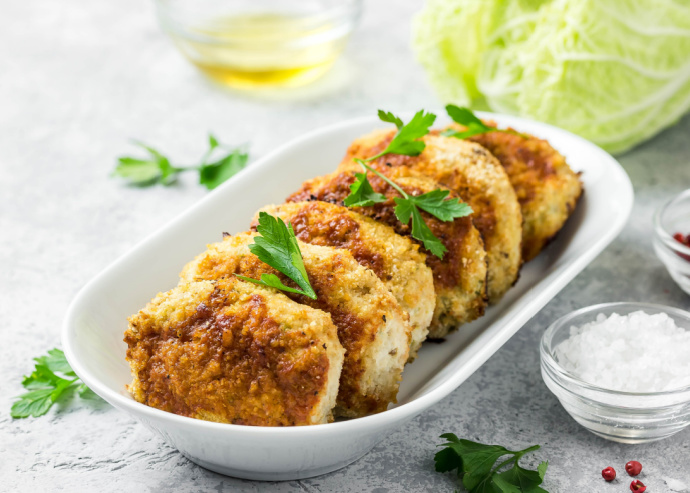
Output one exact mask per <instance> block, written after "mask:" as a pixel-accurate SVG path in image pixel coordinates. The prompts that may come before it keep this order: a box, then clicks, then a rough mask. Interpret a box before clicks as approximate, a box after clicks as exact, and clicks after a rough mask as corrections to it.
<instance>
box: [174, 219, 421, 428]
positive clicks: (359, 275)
mask: <svg viewBox="0 0 690 493" xmlns="http://www.w3.org/2000/svg"><path fill="white" fill-rule="evenodd" d="M254 236H255V234H254V233H242V234H239V235H236V236H229V237H227V238H225V239H224V240H223V241H222V242H219V243H214V244H211V245H209V249H208V250H207V251H206V252H204V253H203V254H201V255H199V256H198V257H197V258H196V259H195V260H193V261H192V262H190V263H189V264H188V265H187V266H186V267H185V268H184V270H183V272H182V274H181V277H182V279H183V280H186V281H190V280H197V279H219V278H223V277H228V276H232V275H235V274H239V275H242V276H246V277H251V278H254V279H259V278H260V277H261V275H262V274H275V275H277V276H278V277H279V278H280V279H281V281H282V282H283V283H284V284H285V285H287V286H291V287H295V288H296V287H297V286H296V285H295V284H294V283H293V281H291V280H290V279H288V278H287V277H286V276H285V275H283V274H282V273H280V272H278V271H277V270H275V269H273V268H271V267H270V266H268V265H267V264H265V263H263V262H261V261H260V260H259V258H258V257H257V256H256V255H254V254H252V253H251V252H250V250H249V245H250V244H252V243H253V241H254ZM299 246H300V250H301V251H302V256H303V258H304V265H305V268H306V271H307V274H308V276H309V281H310V283H311V285H312V287H313V288H314V291H315V292H316V295H317V299H316V300H312V299H310V298H308V297H306V296H304V295H299V294H291V293H286V294H287V295H288V297H290V298H291V299H293V300H295V301H297V302H298V303H303V304H305V305H308V306H311V307H312V308H317V309H320V310H323V311H325V312H326V313H329V314H330V316H331V318H332V319H333V323H334V324H335V326H336V327H337V329H338V338H339V339H340V342H341V344H342V345H343V347H344V348H345V350H346V355H345V361H344V363H343V370H342V374H341V377H340V390H339V392H338V399H337V407H336V410H335V412H336V414H338V415H343V416H348V417H359V416H365V415H367V414H372V413H377V412H381V411H384V410H385V409H386V408H387V407H388V404H389V403H391V402H395V397H396V394H397V391H398V386H399V383H400V380H401V378H402V377H401V374H402V370H403V367H404V365H405V362H406V361H407V357H408V354H409V345H410V334H411V330H412V328H411V327H410V325H409V322H408V320H409V317H408V316H407V314H405V312H403V310H402V308H400V305H398V303H397V302H396V301H395V298H394V297H393V295H392V294H391V293H390V292H388V290H387V289H386V288H385V286H384V285H383V284H382V283H381V281H380V280H379V279H378V278H377V277H376V275H375V274H374V273H373V272H372V271H371V270H369V269H366V268H365V267H362V266H361V265H359V264H358V263H357V261H356V260H355V259H354V258H353V257H352V254H350V253H349V252H348V251H346V250H337V249H335V248H331V247H324V246H316V245H310V244H307V243H303V242H299Z"/></svg>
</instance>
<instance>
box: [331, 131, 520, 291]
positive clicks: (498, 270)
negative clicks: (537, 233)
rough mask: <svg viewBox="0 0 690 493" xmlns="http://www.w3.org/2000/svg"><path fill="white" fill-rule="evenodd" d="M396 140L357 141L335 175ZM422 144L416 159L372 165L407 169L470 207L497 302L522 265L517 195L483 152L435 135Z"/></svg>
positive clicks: (379, 135) (380, 135) (385, 134)
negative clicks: (443, 188)
mask: <svg viewBox="0 0 690 493" xmlns="http://www.w3.org/2000/svg"><path fill="white" fill-rule="evenodd" d="M394 135H395V132H390V131H376V132H372V133H370V134H368V135H365V136H363V137H361V138H359V139H356V140H355V141H354V142H353V143H352V144H351V145H350V147H349V149H348V150H347V154H346V155H345V158H344V159H343V161H342V163H341V164H340V167H339V170H341V171H344V170H357V169H358V166H359V165H357V164H356V163H355V162H354V161H353V158H366V157H368V156H374V155H376V154H378V153H379V152H380V151H382V150H383V149H384V148H385V147H386V146H387V145H388V143H389V142H390V140H391V139H392V138H393V136H394ZM422 140H423V141H424V143H425V144H426V147H425V149H424V151H423V152H422V153H421V154H419V155H418V156H403V155H398V154H391V155H386V156H383V157H381V158H379V159H377V160H375V161H373V162H372V163H370V165H371V166H372V167H374V168H375V169H377V170H378V171H381V172H384V173H385V171H386V170H387V169H389V168H391V167H408V168H410V169H412V170H414V171H417V172H419V173H421V174H423V175H425V176H428V177H429V178H431V179H433V180H434V181H437V182H439V183H441V184H442V185H444V186H446V187H448V188H449V189H451V190H453V191H454V192H455V193H456V194H457V195H458V196H460V197H462V198H463V200H465V201H466V202H467V203H468V204H469V205H470V206H471V207H472V209H473V211H474V213H473V214H472V221H473V222H474V226H475V227H476V228H477V229H478V230H479V232H480V233H481V234H482V238H483V239H484V247H485V249H486V253H487V258H488V264H489V267H488V269H489V270H488V272H489V275H488V286H487V290H488V295H489V300H490V302H491V303H496V302H498V300H500V299H501V297H502V296H503V295H504V294H505V292H506V291H507V290H508V289H509V288H510V287H511V286H512V285H513V284H514V283H515V281H516V280H517V277H518V274H519V270H520V265H521V257H520V242H521V240H522V215H521V213H520V207H519V205H518V202H517V197H516V196H515V192H514V191H513V188H512V186H511V184H510V181H509V180H508V177H507V175H506V173H505V171H504V170H503V168H502V167H501V165H500V164H499V163H498V161H497V160H496V159H495V158H494V157H493V156H491V154H490V153H488V152H487V151H486V150H485V149H484V148H483V147H481V146H479V145H477V144H474V143H471V142H467V141H463V140H459V139H452V138H446V137H441V136H439V135H427V136H425V137H424V138H423V139H422Z"/></svg>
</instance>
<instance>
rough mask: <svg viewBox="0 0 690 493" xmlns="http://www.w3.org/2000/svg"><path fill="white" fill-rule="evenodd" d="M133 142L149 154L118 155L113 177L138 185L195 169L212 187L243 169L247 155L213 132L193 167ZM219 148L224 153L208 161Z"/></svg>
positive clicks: (172, 179)
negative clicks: (227, 144)
mask: <svg viewBox="0 0 690 493" xmlns="http://www.w3.org/2000/svg"><path fill="white" fill-rule="evenodd" d="M134 144H135V145H137V146H139V147H141V148H142V149H144V150H145V151H146V152H147V153H148V156H147V157H145V158H137V157H131V156H123V157H120V158H118V164H117V166H116V168H115V170H114V171H113V176H119V177H120V178H124V179H125V180H126V181H127V182H128V183H129V184H130V185H133V186H138V187H148V186H151V185H156V184H162V185H166V186H167V185H172V184H173V183H175V181H176V180H177V176H178V175H179V174H180V173H182V172H184V171H190V170H197V171H199V183H200V184H201V185H204V186H205V187H206V188H208V189H209V190H211V189H213V188H215V187H217V186H218V185H220V184H221V183H223V182H224V181H225V180H227V179H228V178H230V177H231V176H233V175H235V174H236V173H237V172H238V171H240V170H241V169H243V168H244V167H245V166H246V164H247V160H248V158H249V155H248V154H247V152H246V150H244V149H243V148H242V147H238V148H233V147H227V146H224V145H222V144H221V143H220V142H219V141H218V139H217V138H216V137H215V136H214V135H212V134H210V135H209V137H208V146H209V148H208V150H207V151H206V153H205V154H204V156H203V157H202V159H201V163H200V164H198V165H194V166H173V165H172V164H171V163H170V159H169V158H168V157H166V156H165V155H163V154H162V153H160V152H159V151H157V150H156V149H154V148H153V147H150V146H147V145H146V144H143V143H141V142H134ZM221 149H224V150H225V151H226V152H225V153H224V154H223V155H222V156H220V157H218V158H217V159H215V160H214V161H212V162H209V160H210V159H211V157H212V155H213V154H218V153H217V152H216V151H217V150H218V151H219V150H221Z"/></svg>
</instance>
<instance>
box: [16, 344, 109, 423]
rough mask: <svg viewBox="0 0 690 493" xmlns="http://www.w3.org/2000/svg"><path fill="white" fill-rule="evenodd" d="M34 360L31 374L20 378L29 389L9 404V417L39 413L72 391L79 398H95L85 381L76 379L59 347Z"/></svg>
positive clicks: (23, 416)
mask: <svg viewBox="0 0 690 493" xmlns="http://www.w3.org/2000/svg"><path fill="white" fill-rule="evenodd" d="M34 361H35V362H36V365H35V367H34V371H33V373H31V375H29V376H28V377H24V380H22V385H23V386H24V388H25V389H27V390H28V391H29V392H26V393H25V394H22V395H20V396H19V399H18V400H17V401H16V402H15V403H14V404H13V405H12V410H11V411H10V414H11V415H12V417H13V418H27V417H29V416H34V417H38V416H43V415H44V414H45V413H47V412H48V410H49V409H50V408H51V407H52V406H53V404H55V403H56V402H58V401H59V400H60V399H64V398H65V397H66V396H67V395H69V394H70V393H72V392H73V391H75V390H76V392H77V393H78V394H79V396H80V397H81V398H83V399H93V398H97V396H96V394H94V393H93V392H92V391H91V389H89V388H88V387H87V386H86V384H83V383H81V382H80V381H79V377H77V375H76V373H74V371H73V370H72V368H71V367H70V366H69V363H68V362H67V359H66V358H65V353H63V352H62V351H61V350H59V349H51V350H50V351H48V354H47V355H46V356H40V357H38V358H34ZM58 374H60V375H58Z"/></svg>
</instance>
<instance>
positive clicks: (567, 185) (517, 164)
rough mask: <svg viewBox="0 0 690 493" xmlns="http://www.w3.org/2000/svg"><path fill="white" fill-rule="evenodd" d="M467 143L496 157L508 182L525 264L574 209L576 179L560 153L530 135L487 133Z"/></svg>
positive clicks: (578, 192)
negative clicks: (516, 208) (519, 222)
mask: <svg viewBox="0 0 690 493" xmlns="http://www.w3.org/2000/svg"><path fill="white" fill-rule="evenodd" d="M485 123H486V124H488V125H491V126H494V127H495V126H496V124H495V123H494V122H488V121H487V122H485ZM470 140H473V141H474V142H477V143H479V144H481V145H482V146H483V147H486V148H487V149H488V150H489V151H490V152H491V153H492V154H493V155H494V156H496V158H497V159H498V160H499V162H500V163H501V164H502V165H503V168H504V169H505V170H506V173H507V174H508V177H509V178H510V183H511V184H512V185H513V188H514V189H515V192H516V194H517V198H518V201H519V202H520V207H521V209H522V216H523V218H524V224H523V230H522V257H523V260H524V261H525V262H528V261H529V260H532V259H533V258H534V257H536V256H537V255H538V254H539V252H540V251H541V250H542V249H543V248H544V246H546V244H547V243H548V242H549V241H550V240H551V239H552V238H553V237H554V236H555V235H556V233H558V231H560V229H561V228H562V227H563V224H565V221H566V220H567V219H568V217H569V216H570V214H571V213H572V212H573V210H574V209H575V206H576V205H577V201H578V199H579V198H580V195H581V194H582V184H581V183H580V179H579V177H578V175H577V173H575V172H574V171H573V170H572V169H570V166H568V163H566V161H565V158H564V157H563V155H562V154H561V153H559V152H558V151H557V150H556V149H554V148H553V147H551V144H549V143H548V142H547V141H546V140H542V139H540V138H538V137H535V136H533V135H525V134H519V133H517V132H516V133H514V134H513V133H506V132H489V133H485V134H480V135H475V136H473V137H470Z"/></svg>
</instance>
